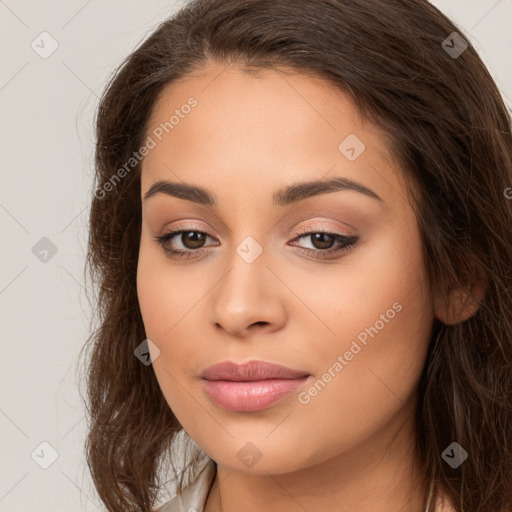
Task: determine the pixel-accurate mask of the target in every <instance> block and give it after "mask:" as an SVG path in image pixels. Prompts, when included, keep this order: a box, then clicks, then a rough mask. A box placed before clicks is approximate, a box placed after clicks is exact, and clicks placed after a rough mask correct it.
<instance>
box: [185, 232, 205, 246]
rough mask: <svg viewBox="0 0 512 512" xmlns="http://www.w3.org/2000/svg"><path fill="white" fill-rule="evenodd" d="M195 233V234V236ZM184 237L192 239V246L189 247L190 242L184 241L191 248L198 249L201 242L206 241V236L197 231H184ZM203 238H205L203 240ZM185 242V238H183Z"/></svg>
mask: <svg viewBox="0 0 512 512" xmlns="http://www.w3.org/2000/svg"><path fill="white" fill-rule="evenodd" d="M194 234H195V236H194ZM182 237H186V238H187V239H188V240H191V242H190V243H191V245H192V247H188V244H187V243H185V242H184V245H185V246H186V247H188V248H189V249H197V248H198V247H199V248H200V247H201V242H204V237H203V235H202V233H199V232H197V231H189V232H188V233H183V234H182ZM201 239H203V240H201ZM182 242H183V240H182Z"/></svg>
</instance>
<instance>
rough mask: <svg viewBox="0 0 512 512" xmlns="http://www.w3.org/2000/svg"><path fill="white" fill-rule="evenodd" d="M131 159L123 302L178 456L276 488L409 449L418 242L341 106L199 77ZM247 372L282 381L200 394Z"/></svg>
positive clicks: (418, 316)
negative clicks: (129, 279) (304, 474)
mask: <svg viewBox="0 0 512 512" xmlns="http://www.w3.org/2000/svg"><path fill="white" fill-rule="evenodd" d="M145 145H146V150H145V151H143V153H145V154H146V156H145V158H144V161H143V168H142V176H141V197H142V199H143V202H142V214H143V220H142V234H141V242H140V255H139V263H138V275H137V289H138V297H139V303H140V308H141V312H142V316H143V320H144V325H145V329H146V335H147V338H148V339H149V340H151V342H152V344H153V345H152V344H150V347H153V348H152V354H153V357H154V361H153V367H154V371H155V374H156V377H157V379H158V381H159V384H160V387H161V389H162V392H163V394H164V396H165V398H166V400H167V402H168V404H169V406H170V407H171V409H172V411H173V412H174V414H175V415H176V417H177V418H178V420H179V421H180V423H181V424H182V426H183V427H184V428H185V430H186V431H187V432H188V434H189V435H190V436H191V437H192V439H193V440H194V441H195V442H196V443H197V444H198V445H199V446H200V447H201V448H202V449H203V450H204V451H205V452H206V453H207V454H208V455H209V456H210V457H211V458H213V459H214V460H215V461H217V463H218V464H219V465H223V466H226V467H229V468H232V469H234V470H237V471H245V472H255V473H263V472H270V473H274V474H280V473H287V472H291V471H295V470H298V469H301V468H306V467H310V466H312V465H315V464H319V463H321V462H325V461H327V460H328V459H332V458H333V457H336V456H339V457H341V456H343V457H346V458H348V459H351V457H352V456H353V455H354V454H356V453H359V454H361V453H363V450H364V453H365V460H364V461H363V462H362V464H364V465H365V466H367V465H368V464H370V463H371V460H372V458H378V456H379V454H381V453H382V450H384V448H385V447H387V446H388V445H389V442H390V441H391V438H392V437H393V435H394V434H395V433H396V431H397V430H398V429H399V427H400V426H401V425H403V424H407V425H409V427H410V428H407V429H405V430H404V432H407V433H409V434H411V435H412V432H413V430H412V423H411V422H408V420H409V419H411V418H412V417H413V411H414V393H415V390H416V387H417V384H418V380H419V377H420V374H421V371H422V368H423V365H424V361H425V357H426V350H427V346H428V342H429V339H430V333H431V327H432V320H433V309H432V300H431V296H430V289H429V287H428V283H427V280H426V268H425V265H424V261H423V257H422V242H421V240H420V234H419V230H418V225H417V222H416V217H415V215H414V213H413V210H412V208H411V206H410V204H409V201H408V193H407V190H406V188H405V184H404V182H403V180H402V179H400V170H399V169H398V168H397V167H396V165H395V164H394V163H393V160H392V158H391V156H390V154H389V151H388V147H387V146H386V144H385V142H384V140H383V139H382V138H381V137H380V136H379V133H378V131H377V130H376V129H375V128H371V127H369V126H365V125H363V124H362V121H361V120H360V119H359V118H358V115H357V111H356V110H355V108H354V106H353V105H352V104H351V103H350V102H349V101H348V99H347V97H346V96H344V95H343V94H342V93H340V92H338V91H337V90H336V89H334V88H333V87H332V86H330V85H326V84H322V83H321V82H320V81H318V80H314V79H312V78H310V77H306V76H302V75H297V74H289V73H288V74H284V73H283V72H282V71H276V70H273V71H261V72H260V73H259V75H258V77H255V76H252V75H250V74H246V73H243V72H241V71H239V70H237V69H235V68H232V67H224V66H223V65H220V64H214V63H211V62H210V63H209V64H208V65H207V66H206V67H205V68H203V69H202V70H201V71H200V72H196V73H194V75H193V76H192V75H189V77H188V78H187V79H186V80H182V81H180V82H179V83H175V84H171V85H170V86H168V87H167V88H166V89H165V90H164V91H163V94H162V95H161V97H160V99H159V101H158V103H157V104H156V106H155V109H154V111H153V113H152V117H151V120H150V123H149V128H148V131H147V134H146V140H145ZM336 180H337V181H336ZM157 182H172V184H174V185H166V186H162V187H160V188H159V189H155V188H153V189H152V187H153V185H155V183H157ZM312 182H322V183H324V184H323V185H322V184H317V185H315V186H313V185H311V183H312ZM327 184H329V185H327ZM185 185H187V187H188V188H187V189H186V190H184V189H182V188H181V187H184V186H185ZM194 187H198V188H200V189H201V192H194V193H191V191H192V190H193V188H194ZM149 191H151V194H150V197H147V198H146V194H148V192H149ZM203 191H204V192H203ZM209 195H211V198H210V197H208V196H209ZM171 231H184V232H183V233H181V234H179V233H178V234H175V235H174V236H173V237H168V238H167V240H165V241H163V242H162V243H163V246H162V245H161V244H160V243H159V241H158V240H157V238H156V237H160V236H162V235H165V234H168V233H170V232H171ZM165 249H167V250H175V251H179V252H180V254H178V255H172V254H170V253H168V252H166V250H165ZM315 251H316V252H315ZM142 341H143V340H141V342H142ZM249 360H261V361H266V362H270V363H274V364H277V365H282V366H285V367H288V368H290V369H293V370H297V371H298V373H297V374H296V376H295V377H296V378H295V379H282V378H281V379H274V380H266V378H268V377H272V376H273V377H276V376H275V375H273V374H272V373H268V374H264V373H260V374H257V375H249V376H248V375H246V374H243V373H240V374H239V375H238V376H239V379H245V380H248V378H250V379H253V381H252V383H251V382H238V383H235V382H233V381H232V380H229V378H227V377H226V376H222V375H220V376H219V375H217V378H221V380H220V381H219V380H217V381H213V380H209V381H207V380H205V379H203V378H202V376H204V374H203V372H205V370H206V369H207V368H208V367H210V366H212V365H215V364H217V363H220V362H223V361H231V362H234V363H236V364H241V363H244V362H246V361H249ZM283 376H284V377H290V375H281V377H283ZM301 376H304V378H300V377H301ZM247 377H248V378H247ZM210 378H211V379H213V378H214V376H213V375H210ZM232 378H235V377H232ZM254 379H256V380H254ZM356 460H359V459H356V458H354V459H353V464H355V461H356ZM352 468H353V469H354V468H355V466H352Z"/></svg>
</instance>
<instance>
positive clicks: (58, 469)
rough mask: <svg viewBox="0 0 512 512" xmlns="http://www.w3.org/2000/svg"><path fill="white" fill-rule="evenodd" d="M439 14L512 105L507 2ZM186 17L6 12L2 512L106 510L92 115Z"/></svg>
mask: <svg viewBox="0 0 512 512" xmlns="http://www.w3.org/2000/svg"><path fill="white" fill-rule="evenodd" d="M433 3H434V4H435V5H436V6H437V7H439V8H440V9H441V10H442V11H444V12H445V13H446V14H447V15H448V16H449V17H451V18H452V19H453V20H454V21H455V23H456V24H457V25H458V26H459V27H460V28H461V30H463V31H464V32H465V33H466V34H467V36H468V37H469V38H470V40H471V41H472V42H473V43H474V44H475V45H476V48H477V50H478V51H479V53H480V55H481V56H482V58H483V60H484V62H485V63H486V64H487V66H488V68H489V70H490V72H491V74H492V75H493V76H494V78H495V80H496V82H497V84H498V86H499V87H500V89H501V90H502V92H503V95H504V98H505V100H506V102H507V103H508V105H510V106H512V58H511V55H512V31H511V30H510V27H511V25H512V0H499V1H497V0H471V1H468V0H436V1H434V2H433ZM181 5H182V2H170V1H164V0H144V1H142V0H139V1H135V0H123V1H121V0H108V1H107V0H104V1H100V0H89V1H85V0H67V1H63V0H61V1H54V2H48V1H41V2H36V1H35V0H32V1H29V0H5V1H2V0H0V48H2V54H1V66H0V108H1V119H2V123H1V136H0V141H1V142H0V144H1V159H0V162H1V186H0V229H1V240H2V245H1V246H2V251H1V261H0V308H1V309H0V312H1V313H0V314H1V326H2V339H1V349H2V352H1V354H2V355H1V357H0V376H1V377H0V378H1V396H0V461H1V462H0V464H1V467H0V511H2V512H4V511H5V512H7V511H8V512H26V511H28V510H34V511H39V512H46V511H48V512H69V511H72V510H74V511H77V510H85V511H94V510H103V507H102V506H101V505H100V504H99V502H98V498H97V496H96V495H95V492H94V489H93V486H92V483H91V480H90V476H89V473H88V470H87V467H86V464H85V459H84V455H83V442H84V439H85V433H86V429H85V427H86V422H85V417H84V410H83V407H82V403H81V401H80V398H79V395H78V391H77V377H76V371H77V369H76V363H77V357H78V353H79V350H80V348H81V347H82V345H83V343H84V340H85V339H86V337H87V334H88V332H87V328H88V319H89V315H90V309H89V304H88V302H87V300H86V296H85V293H84V283H83V267H84V258H85V252H86V247H87V215H88V207H89V205H88V200H89V193H90V191H91V189H92V185H91V183H92V181H91V180H92V157H93V149H94V146H93V143H94V132H93V119H94V112H95V108H96V105H97V101H98V97H99V96H100V93H101V91H102V90H103V87H104V86H105V84H106V81H107V79H108V77H109V76H110V74H111V73H112V71H113V69H114V68H115V67H116V66H117V65H118V64H119V63H120V62H121V60H122V59H123V58H124V57H126V56H127V55H128V54H129V53H130V52H131V51H132V50H133V49H134V48H135V46H137V45H138V44H139V43H140V42H141V40H142V39H144V38H145V37H146V36H147V35H148V34H149V33H150V32H151V31H152V29H154V28H155V27H156V26H157V24H158V23H159V22H161V21H162V20H164V19H165V18H166V17H167V16H168V15H170V14H172V13H173V12H174V11H176V10H177V9H178V8H179V7H180V6H181ZM42 32H47V33H48V34H44V35H40V34H41V33H42ZM41 39H43V42H41ZM56 44H58V47H57V49H56V50H55V51H54V52H53V53H52V54H51V55H50V56H47V58H43V56H45V55H44V52H50V51H51V50H52V49H53V47H52V45H53V46H55V45H56ZM511 186H512V183H511ZM41 443H43V444H41ZM46 443H47V444H46ZM53 450H55V451H53ZM56 456H57V458H56V459H55V457H56ZM54 459H55V460H54ZM49 464H51V465H49ZM45 465H49V467H47V468H46V469H44V467H43V466H45Z"/></svg>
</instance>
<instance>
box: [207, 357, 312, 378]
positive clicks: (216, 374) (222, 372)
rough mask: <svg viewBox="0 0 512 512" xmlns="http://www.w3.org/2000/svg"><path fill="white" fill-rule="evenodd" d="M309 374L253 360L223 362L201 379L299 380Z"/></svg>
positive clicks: (214, 366)
mask: <svg viewBox="0 0 512 512" xmlns="http://www.w3.org/2000/svg"><path fill="white" fill-rule="evenodd" d="M307 376H309V374H308V373H307V372H304V371H301V370H293V369H291V368H287V367H286V366H281V365H278V364H275V363H269V362H268V361H258V360H252V361H247V362H245V363H240V364H238V363H234V362H232V361H222V362H221V363H217V364H214V365H213V366H210V367H208V368H207V369H206V370H205V371H204V372H203V373H202V374H201V378H203V379H206V380H231V381H238V382H240V381H250V380H266V379H298V378H301V377H307Z"/></svg>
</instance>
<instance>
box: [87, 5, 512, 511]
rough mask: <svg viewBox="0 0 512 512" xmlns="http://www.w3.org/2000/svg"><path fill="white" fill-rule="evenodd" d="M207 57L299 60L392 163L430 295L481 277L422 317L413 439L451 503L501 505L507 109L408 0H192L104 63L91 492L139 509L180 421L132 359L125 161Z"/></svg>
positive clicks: (133, 240) (254, 62)
mask: <svg viewBox="0 0 512 512" xmlns="http://www.w3.org/2000/svg"><path fill="white" fill-rule="evenodd" d="M453 32H457V33H458V34H459V36H454V35H453ZM454 37H455V39H454ZM450 38H451V39H450ZM461 38H462V39H461ZM446 41H448V43H446ZM464 41H465V42H466V44H467V45H468V46H467V48H465V44H464ZM454 49H455V50H454ZM454 51H458V53H459V54H456V53H455V54H454ZM207 59H214V60H216V61H218V62H221V63H225V64H226V65H228V64H235V65H237V66H240V67H241V68H243V69H245V70H257V69H258V68H269V67H275V68H278V67H279V68H282V69H285V68H288V69H290V70H292V71H296V72H298V73H303V74H304V73H309V74H311V75H313V76H317V77H321V78H324V79H325V80H327V81H328V82H329V83H331V84H333V85H334V86H336V87H338V88H339V89H340V90H341V91H343V92H345V93H347V94H348V95H349V96H350V98H351V99H352V100H353V101H354V104H355V105H356V107H357V108H358V109H359V111H360V112H361V115H362V116H363V118H364V119H366V120H367V121H369V122H370V123H372V124H373V125H375V126H378V127H380V128H381V129H382V130H383V132H384V133H385V134H386V137H387V138H388V143H389V144H390V147H391V149H392V153H393V154H394V156H395V157H396V159H397V161H398V162H399V163H400V165H401V168H402V169H403V173H404V177H405V179H406V180H407V183H408V185H409V186H410V190H411V194H412V197H413V198H414V207H415V211H416V214H417V217H418V220H419V226H420V231H421V236H422V240H423V243H424V253H425V259H426V262H427V266H428V278H429V281H430V285H431V287H432V291H433V293H434V294H436V295H438V296H440V297H445V298H446V300H448V293H449V291H450V290H452V289H453V288H454V287H462V288H463V289H465V290H467V291H468V292H469V293H471V286H472V285H473V284H474V283H475V282H476V280H477V278H478V276H479V275H480V276H481V275H484V276H485V279H486V282H487V287H486V292H485V296H484V298H483V299H482V300H481V301H479V304H480V307H479V309H478V311H477V312H476V314H475V315H474V316H472V317H471V318H469V319H468V320H466V321H463V322H461V323H457V324H455V325H445V324H444V323H442V322H440V321H436V322H435V323H434V327H433V332H432V338H431V342H430V347H429V352H428V357H427V360H426V363H425V367H424V371H423V374H422V376H421V381H420V386H419V390H418V393H419V400H418V408H417V414H416V416H417V417H416V419H417V439H418V448H419V450H420V454H421V457H422V461H423V469H424V471H425V473H426V474H427V475H428V477H429V478H430V481H431V482H433V483H441V484H443V485H444V486H445V487H446V489H447V490H448V492H449V494H450V496H451V497H452V499H453V500H454V502H455V504H456V507H457V510H458V511H467V512H505V511H507V512H510V511H511V510H512V442H511V441H512V323H511V313H512V266H511V265H512V242H511V238H510V230H511V227H512V200H511V199H510V197H511V196H512V189H511V188H510V187H512V134H511V126H510V118H509V114H508V111H507V108H506V106H505V104H504V102H503V100H502V98H501V96H500V93H499V91H498V89H497V87H496V85H495V83H494V81H493V80H492V78H491V76H490V74H489V72H488V71H487V69H486V67H485V65H484V64H483V63H482V61H481V59H480V58H479V56H478V54H477V52H476V51H475V49H474V47H473V46H472V45H471V43H470V42H469V40H468V37H467V36H465V35H464V33H463V32H462V31H461V30H460V29H459V28H457V27H455V26H454V24H453V23H452V22H451V21H450V20H449V19H448V18H446V17H445V16H444V15H443V14H442V13H441V12H439V10H437V9H436V8H435V7H433V6H432V5H431V4H429V3H428V2H427V1H426V0H380V1H378V2H376V1H375V0H236V1H226V0H195V1H192V2H189V3H188V4H186V5H185V6H184V7H183V8H182V9H181V10H180V11H179V12H178V13H176V14H175V15H174V16H172V17H171V18H169V19H168V20H166V21H164V22H163V23H162V24H161V25H160V26H159V27H158V28H157V29H156V30H155V31H154V32H153V33H152V34H151V35H150V36H149V37H148V38H147V39H146V40H145V41H144V42H143V43H142V44H141V45H140V46H139V47H138V48H137V49H136V50H135V51H134V52H133V53H132V54H131V55H129V57H128V58H127V59H126V60H125V61H124V62H123V64H122V65H121V66H120V67H119V68H118V69H117V70H116V72H115V73H114V75H113V77H112V78H111V80H110V82H109V84H108V87H107V88H106V90H105V92H104V94H103V96H102V98H101V101H100V104H99V109H98V113H97V126H96V128H97V146H96V171H95V172H96V174H95V182H94V191H93V192H92V194H91V196H92V197H91V203H92V204H91V212H90V232H89V247H88V254H87V262H86V270H87V269H88V270H89V273H90V277H91V280H92V282H93V284H94V285H95V286H96V288H95V290H96V292H97V293H96V295H95V297H94V303H95V307H96V312H97V326H96V327H95V328H94V329H93V330H92V333H91V335H90V337H89V339H88V340H87V342H88V343H87V344H86V345H85V346H84V348H85V347H88V348H89V351H90V354H89V357H88V367H87V370H86V371H87V393H88V396H87V398H88V404H87V407H88V413H89V417H88V422H89V434H88V437H87V442H86V455H87V462H88V465H89V468H90V471H91V474H92V478H93V482H94V485H95V487H96V490H97V492H98V494H99V496H100V498H101V500H102V501H103V502H104V504H105V505H106V506H107V508H108V510H109V511H112V512H131V511H133V512H135V511H137V512H149V511H151V510H152V507H153V506H154V505H155V502H156V499H157V496H158V494H159V490H161V486H162V482H161V474H162V470H163V469H164V468H165V467H168V466H172V467H173V469H174V464H175V461H176V459H175V456H174V453H175V452H174V443H173V440H175V439H176V434H177V433H178V432H180V431H182V427H181V425H180V424H179V422H178V420H177V418H176V417H175V416H174V414H173V412H172V411H171V410H170V408H169V406H168V404H167V402H166V401H165V398H164V396H163V394H162V392H161V390H160V388H159V385H158V382H157V379H156V377H155V374H154V372H153V369H152V367H151V366H146V365H144V364H141V361H139V359H137V358H136V357H135V356H134V350H135V349H136V348H137V347H138V346H139V345H140V344H141V342H143V340H144V339H145V338H146V336H145V332H144V326H143V323H142V318H141V314H140V310H139V305H138V299H137V290H136V273H137V258H138V251H139V243H140V234H141V201H140V161H137V162H134V161H133V160H130V159H132V158H133V155H134V153H136V152H137V151H138V150H139V148H140V147H141V146H142V144H143V142H144V140H145V137H146V136H147V133H148V132H147V130H148V128H149V127H148V118H149V116H150V114H151V111H152V108H153V107H154V105H155V102H156V100H157V98H158V95H159V94H160V93H161V91H162V89H163V87H164V86H165V85H167V84H169V83H172V82H173V81H175V80H178V79H180V78H182V77H184V76H185V75H186V74H187V73H189V72H191V71H194V70H196V69H199V68H200V67H201V66H202V65H203V64H204V63H205V62H206V60H207ZM129 161H130V162H131V164H130V166H127V165H126V163H127V162H129ZM121 169H124V172H121V171H120V170H121ZM507 191H508V193H507ZM86 277H87V276H86ZM454 441H456V442H457V443H459V444H460V445H461V446H462V447H463V448H464V450H466V452H467V453H468V458H467V460H466V461H465V462H464V463H463V464H462V465H461V466H459V467H458V468H457V469H452V468H451V467H450V466H449V465H448V464H447V463H446V462H445V461H444V460H443V458H442V456H441V454H442V452H443V451H444V450H445V449H446V448H447V447H448V446H449V445H450V444H451V443H452V442H454ZM194 460H195V459H193V460H192V462H194ZM175 474H176V472H175ZM180 487H181V483H180Z"/></svg>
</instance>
